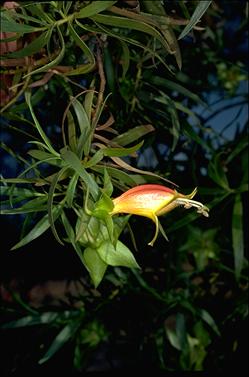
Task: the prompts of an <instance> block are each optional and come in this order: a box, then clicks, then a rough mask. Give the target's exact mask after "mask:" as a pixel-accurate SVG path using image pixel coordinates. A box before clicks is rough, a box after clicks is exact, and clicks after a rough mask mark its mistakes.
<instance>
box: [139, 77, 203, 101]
mask: <svg viewBox="0 0 249 377" xmlns="http://www.w3.org/2000/svg"><path fill="white" fill-rule="evenodd" d="M146 76H149V74H148V73H147V74H145V77H146ZM148 81H149V82H150V83H151V84H154V85H156V86H158V87H159V88H160V87H163V88H168V89H170V90H171V91H177V92H178V93H180V94H182V95H183V96H184V97H188V98H190V99H191V100H192V101H194V102H196V103H199V104H200V105H202V106H204V107H205V108H207V104H206V103H205V102H204V101H202V99H201V98H200V97H199V96H198V95H197V94H195V93H193V92H191V91H190V90H188V89H187V88H185V87H184V86H182V85H181V84H179V83H177V82H174V81H171V80H168V79H165V78H164V77H160V76H150V77H148Z"/></svg>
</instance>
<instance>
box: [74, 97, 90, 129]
mask: <svg viewBox="0 0 249 377" xmlns="http://www.w3.org/2000/svg"><path fill="white" fill-rule="evenodd" d="M71 102H72V105H73V108H74V111H75V114H76V116H77V120H78V123H79V127H80V132H81V133H84V134H85V135H86V133H87V132H88V131H89V130H90V122H89V119H88V116H87V113H86V111H85V109H84V106H83V105H82V104H81V103H80V101H78V100H77V98H71Z"/></svg>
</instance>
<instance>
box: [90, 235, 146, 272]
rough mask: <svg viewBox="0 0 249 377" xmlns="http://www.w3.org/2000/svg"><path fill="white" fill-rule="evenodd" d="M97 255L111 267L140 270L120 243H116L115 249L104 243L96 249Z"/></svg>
mask: <svg viewBox="0 0 249 377" xmlns="http://www.w3.org/2000/svg"><path fill="white" fill-rule="evenodd" d="M97 253H98V254H99V256H100V258H101V259H102V260H103V261H104V262H105V263H107V264H109V265H111V266H124V267H130V268H140V267H139V265H138V264H137V262H136V260H135V258H134V255H133V254H132V252H131V251H130V250H129V249H128V247H127V246H125V245H124V244H123V243H122V242H121V241H117V245H116V248H115V247H114V246H113V244H112V243H111V242H110V241H105V242H103V243H102V244H101V245H100V246H99V247H98V248H97Z"/></svg>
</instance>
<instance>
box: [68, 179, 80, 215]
mask: <svg viewBox="0 0 249 377" xmlns="http://www.w3.org/2000/svg"><path fill="white" fill-rule="evenodd" d="M78 179H79V175H78V174H77V173H75V174H74V175H73V176H72V178H71V179H70V182H69V184H68V186H67V192H66V202H67V204H68V207H69V208H71V207H72V205H73V200H74V195H75V190H76V186H77V183H78Z"/></svg>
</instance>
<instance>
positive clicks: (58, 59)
mask: <svg viewBox="0 0 249 377" xmlns="http://www.w3.org/2000/svg"><path fill="white" fill-rule="evenodd" d="M57 31H58V35H59V39H60V42H61V49H60V52H59V53H58V55H57V56H56V57H55V58H54V59H53V60H52V61H50V62H49V63H47V64H45V65H43V66H41V67H39V68H37V69H35V70H34V71H31V72H29V73H27V74H26V75H24V76H23V78H25V77H27V76H29V75H33V74H35V73H40V72H47V71H48V70H49V69H51V68H53V67H54V66H56V65H58V64H59V63H60V62H61V60H62V59H63V57H64V55H65V50H66V47H65V42H64V38H63V35H62V32H61V30H60V27H59V26H58V27H57Z"/></svg>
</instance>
